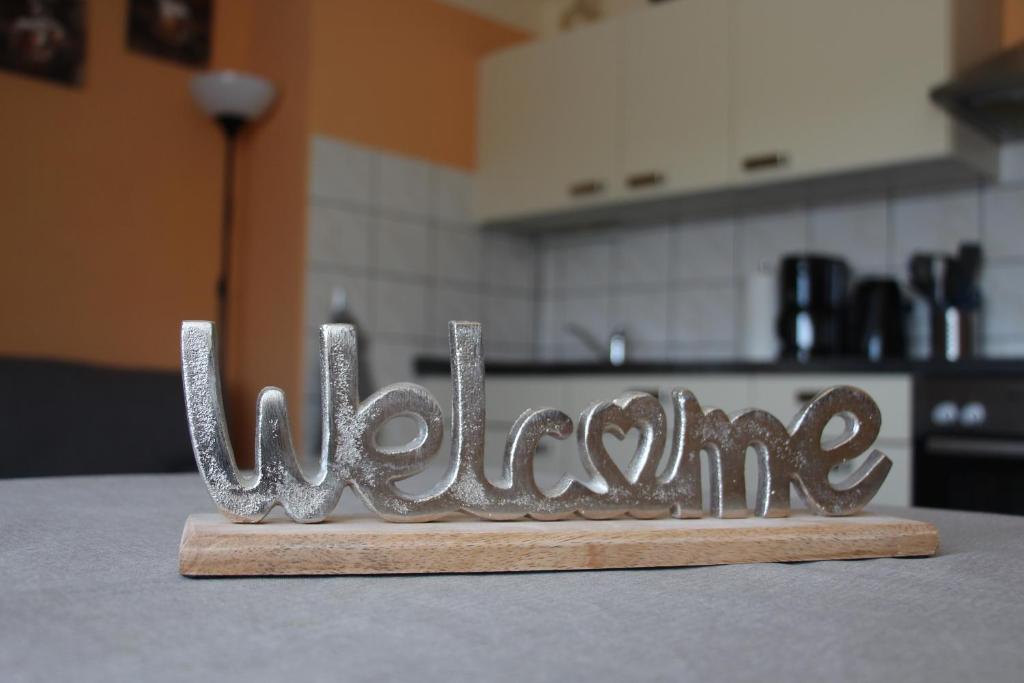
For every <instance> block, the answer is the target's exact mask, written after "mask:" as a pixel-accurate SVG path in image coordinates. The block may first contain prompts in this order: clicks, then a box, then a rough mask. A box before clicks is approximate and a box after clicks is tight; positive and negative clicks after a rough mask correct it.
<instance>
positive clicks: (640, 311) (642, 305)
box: [610, 280, 668, 347]
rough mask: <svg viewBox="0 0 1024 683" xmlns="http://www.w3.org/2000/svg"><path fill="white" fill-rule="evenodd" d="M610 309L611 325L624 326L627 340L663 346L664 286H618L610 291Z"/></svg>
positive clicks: (665, 297)
mask: <svg viewBox="0 0 1024 683" xmlns="http://www.w3.org/2000/svg"><path fill="white" fill-rule="evenodd" d="M663 281H664V280H663ZM610 313H611V320H612V325H613V326H615V327H619V328H621V329H623V330H625V332H626V338H627V340H628V342H637V343H641V342H642V343H645V344H647V345H648V346H649V347H650V346H652V345H657V344H660V345H662V346H664V344H665V340H666V339H667V333H668V291H667V290H666V289H665V288H664V287H660V286H653V287H644V288H642V289H636V288H633V289H618V290H616V291H615V292H614V293H613V294H612V297H611V309H610Z"/></svg>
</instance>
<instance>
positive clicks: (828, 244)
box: [808, 199, 889, 276]
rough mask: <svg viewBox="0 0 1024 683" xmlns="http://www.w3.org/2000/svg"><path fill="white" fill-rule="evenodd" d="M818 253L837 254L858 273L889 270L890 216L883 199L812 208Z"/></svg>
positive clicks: (813, 243)
mask: <svg viewBox="0 0 1024 683" xmlns="http://www.w3.org/2000/svg"><path fill="white" fill-rule="evenodd" d="M808 246H809V248H810V249H811V250H812V251H814V252H815V253H823V254H830V255H835V256H838V257H840V258H843V259H845V260H846V261H847V263H849V264H850V267H851V268H852V269H853V272H854V273H855V274H856V275H858V276H864V275H885V274H886V273H887V272H888V265H889V264H888V251H889V217H888V204H887V203H886V202H885V200H884V199H873V200H869V201H863V202H856V203H848V204H836V205H827V206H816V207H814V208H813V209H811V211H810V244H809V245H808Z"/></svg>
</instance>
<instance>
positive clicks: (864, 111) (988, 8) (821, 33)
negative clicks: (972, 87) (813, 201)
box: [732, 0, 999, 182]
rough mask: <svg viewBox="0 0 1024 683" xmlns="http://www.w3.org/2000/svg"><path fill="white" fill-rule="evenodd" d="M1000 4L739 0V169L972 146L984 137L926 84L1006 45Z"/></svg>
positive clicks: (750, 172)
mask: <svg viewBox="0 0 1024 683" xmlns="http://www.w3.org/2000/svg"><path fill="white" fill-rule="evenodd" d="M998 12H999V4H998V3H994V2H988V1H985V0H982V1H978V0H970V2H962V1H961V2H951V1H949V0H902V1H901V2H892V0H857V2H849V0H769V1H766V0H733V26H734V33H733V37H732V47H733V55H734V59H733V78H734V89H733V107H732V118H733V121H734V125H733V130H734V136H735V140H734V145H735V157H734V164H733V170H734V173H735V174H736V178H737V180H739V181H741V182H760V181H777V180H780V179H785V178H791V177H803V176H813V175H820V174H823V173H835V172H838V171H856V170H865V169H870V168H873V167H881V166H889V165H892V164H895V163H900V162H906V161H924V160H928V159H935V158H943V157H948V156H955V155H957V154H961V153H963V154H969V153H970V152H971V149H970V146H971V145H972V142H973V143H974V146H975V147H978V146H980V144H979V142H980V141H977V140H973V141H972V139H971V138H973V137H975V136H973V135H970V134H968V133H967V132H966V131H963V130H961V129H960V127H959V126H958V125H957V124H956V123H955V122H954V121H953V119H951V118H950V117H949V116H947V115H946V113H945V112H943V111H942V110H941V109H939V108H938V107H937V106H935V105H934V104H932V103H931V102H930V101H929V99H928V90H929V88H930V87H932V86H934V85H936V84H938V83H940V82H941V81H944V80H946V79H947V78H949V76H950V75H952V71H955V70H956V69H957V68H958V67H959V68H962V67H963V66H965V65H968V64H970V63H972V62H975V61H977V60H979V59H980V58H982V57H983V56H985V54H986V52H987V50H986V48H989V47H990V46H992V45H994V44H996V40H997V36H998V30H999V17H998ZM964 34H969V35H964ZM986 36H988V40H985V37H986Z"/></svg>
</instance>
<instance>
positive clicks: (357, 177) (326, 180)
mask: <svg viewBox="0 0 1024 683" xmlns="http://www.w3.org/2000/svg"><path fill="white" fill-rule="evenodd" d="M311 145H312V150H311V152H312V153H311V154H310V174H309V191H310V194H311V195H312V196H313V197H314V199H320V200H328V201H338V202H343V203H346V204H352V205H355V206H360V207H364V206H369V205H370V203H371V202H372V200H373V192H372V182H373V181H372V178H373V168H374V154H373V152H371V151H370V150H368V149H366V148H365V147H360V146H358V145H353V144H350V143H347V142H344V141H342V140H336V139H333V138H328V137H324V136H322V135H315V136H313V139H312V143H311Z"/></svg>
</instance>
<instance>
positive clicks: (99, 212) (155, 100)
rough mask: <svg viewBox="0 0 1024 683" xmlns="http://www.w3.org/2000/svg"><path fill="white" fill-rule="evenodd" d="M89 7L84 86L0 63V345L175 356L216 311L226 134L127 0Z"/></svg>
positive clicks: (165, 362) (113, 356)
mask: <svg viewBox="0 0 1024 683" xmlns="http://www.w3.org/2000/svg"><path fill="white" fill-rule="evenodd" d="M222 4H224V5H225V8H226V10H225V11H222V12H221V13H220V15H219V16H218V19H220V18H223V17H224V16H227V15H228V14H229V13H230V7H231V3H222ZM86 6H87V10H88V12H87V16H86V25H87V31H88V34H87V56H86V65H85V69H84V82H83V85H82V86H81V87H76V88H69V87H64V86H61V85H57V84H54V83H51V82H48V81H42V80H36V79H31V78H26V77H22V76H19V75H16V74H12V73H11V72H6V71H0V102H2V105H0V149H3V154H2V155H0V206H2V214H0V216H2V217H0V222H2V225H3V234H4V248H3V249H2V250H0V287H2V288H3V291H4V296H3V297H0V321H2V322H0V354H14V355H23V356H42V357H59V358H70V359H77V360H85V361H92V362H99V363H109V364H116V365H126V366H148V367H162V368H173V367H176V366H177V365H178V360H177V357H178V350H177V339H176V337H177V334H176V329H177V327H178V324H179V321H180V320H181V319H182V318H188V317H192V318H195V317H212V316H213V314H214V298H213V296H212V292H213V283H214V280H215V273H216V268H217V251H216V250H217V232H218V211H219V208H218V207H219V205H220V198H219V192H220V187H219V182H220V168H221V161H220V160H221V147H220V139H219V135H218V133H217V130H216V129H215V128H214V126H213V125H211V123H210V121H209V120H207V119H206V118H205V117H204V116H203V115H202V114H200V113H199V111H198V110H197V109H196V108H195V106H194V105H193V104H192V102H191V101H190V100H189V97H188V94H187V81H188V78H189V76H190V75H191V74H192V71H191V70H189V69H185V68H182V67H180V66H177V65H175V64H172V63H170V62H167V61H162V60H156V59H152V58H149V57H146V56H144V55H141V54H138V53H134V52H129V51H128V50H127V49H126V47H125V36H124V27H125V12H126V3H125V2H124V1H123V0H103V1H101V2H89V3H86ZM227 23H228V22H227V21H218V24H219V25H222V26H223V25H225V24H227ZM231 48H232V49H241V45H239V44H237V43H236V44H231ZM238 57H239V55H229V54H225V53H223V51H222V53H221V54H220V55H219V58H221V59H225V60H228V59H237V58H238Z"/></svg>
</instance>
